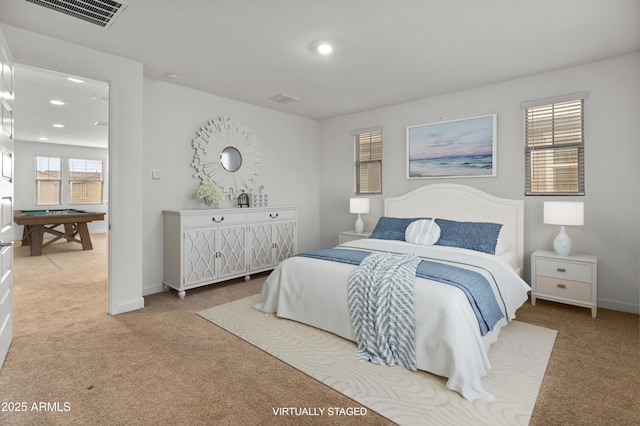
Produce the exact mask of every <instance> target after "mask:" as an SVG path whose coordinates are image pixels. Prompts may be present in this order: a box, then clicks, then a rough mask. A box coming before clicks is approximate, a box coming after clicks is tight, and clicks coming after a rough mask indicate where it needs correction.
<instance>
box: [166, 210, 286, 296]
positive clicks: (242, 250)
mask: <svg viewBox="0 0 640 426" xmlns="http://www.w3.org/2000/svg"><path fill="white" fill-rule="evenodd" d="M163 213H164V280H163V282H162V283H163V285H164V287H165V290H169V288H173V289H175V290H178V296H179V297H180V298H181V299H182V298H184V297H185V295H186V291H187V290H189V289H192V288H196V287H201V286H204V285H208V284H212V283H215V282H219V281H224V280H228V279H231V278H237V277H242V276H244V277H245V279H249V275H250V274H252V273H256V272H261V271H266V270H269V269H273V268H274V267H275V266H276V265H277V264H278V263H280V262H282V261H283V260H284V259H286V258H288V257H291V256H293V255H295V254H296V250H297V234H296V228H297V208H296V207H265V208H246V209H240V208H235V209H218V210H164V211H163Z"/></svg>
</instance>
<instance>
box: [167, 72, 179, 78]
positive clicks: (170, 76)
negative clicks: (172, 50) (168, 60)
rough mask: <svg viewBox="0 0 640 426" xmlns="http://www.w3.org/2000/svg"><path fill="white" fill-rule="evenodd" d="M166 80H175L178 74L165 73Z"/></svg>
mask: <svg viewBox="0 0 640 426" xmlns="http://www.w3.org/2000/svg"><path fill="white" fill-rule="evenodd" d="M167 78H170V79H171V80H177V79H178V74H176V73H174V72H168V73H167Z"/></svg>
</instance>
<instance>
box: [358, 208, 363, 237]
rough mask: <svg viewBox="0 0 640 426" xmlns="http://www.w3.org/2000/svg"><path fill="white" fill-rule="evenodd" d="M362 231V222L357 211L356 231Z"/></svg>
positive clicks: (359, 232) (360, 232)
mask: <svg viewBox="0 0 640 426" xmlns="http://www.w3.org/2000/svg"><path fill="white" fill-rule="evenodd" d="M363 232H364V222H363V221H362V218H361V217H360V213H358V220H356V233H358V234H362V233H363Z"/></svg>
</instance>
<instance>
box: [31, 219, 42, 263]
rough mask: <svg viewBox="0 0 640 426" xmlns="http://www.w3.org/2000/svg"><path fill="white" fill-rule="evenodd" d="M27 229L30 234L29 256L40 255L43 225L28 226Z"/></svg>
mask: <svg viewBox="0 0 640 426" xmlns="http://www.w3.org/2000/svg"><path fill="white" fill-rule="evenodd" d="M29 228H31V229H30V230H29V232H30V234H31V236H30V238H29V243H30V247H29V248H30V249H31V253H30V254H31V256H41V255H42V238H43V237H44V225H33V226H30V227H29Z"/></svg>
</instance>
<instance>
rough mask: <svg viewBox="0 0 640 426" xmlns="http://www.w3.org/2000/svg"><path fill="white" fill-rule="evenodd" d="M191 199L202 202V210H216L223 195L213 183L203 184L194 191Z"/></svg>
mask: <svg viewBox="0 0 640 426" xmlns="http://www.w3.org/2000/svg"><path fill="white" fill-rule="evenodd" d="M193 197H194V198H197V199H198V200H202V203H203V206H204V208H209V209H212V208H217V206H218V204H219V203H220V201H222V199H223V198H224V194H223V193H222V191H221V190H220V187H219V186H218V185H216V183H215V182H205V183H203V184H202V185H200V186H199V187H198V189H196V191H195V192H194V193H193Z"/></svg>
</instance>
